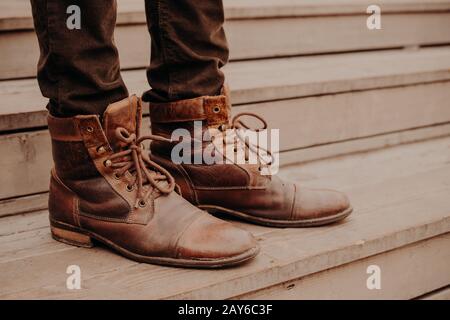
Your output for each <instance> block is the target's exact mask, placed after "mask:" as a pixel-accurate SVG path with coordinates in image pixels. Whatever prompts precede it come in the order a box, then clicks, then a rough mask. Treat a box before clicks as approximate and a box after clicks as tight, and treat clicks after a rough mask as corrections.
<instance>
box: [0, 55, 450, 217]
mask: <svg viewBox="0 0 450 320" xmlns="http://www.w3.org/2000/svg"><path fill="white" fill-rule="evenodd" d="M449 53H450V51H449V48H433V49H422V50H419V51H404V50H401V51H392V52H383V53H382V54H381V53H354V54H343V55H331V56H317V57H301V58H289V59H274V60H268V61H253V62H239V63H233V64H231V65H230V66H229V69H228V71H227V72H228V74H229V79H230V83H231V86H232V88H233V89H234V90H233V94H234V97H235V98H234V99H235V100H234V102H236V103H237V105H236V106H235V107H234V108H233V112H235V113H237V112H242V111H251V112H256V113H258V114H260V115H262V116H263V117H265V118H266V119H267V120H269V122H270V124H271V128H279V129H280V144H281V145H280V147H281V151H282V157H281V160H282V162H283V163H284V164H287V163H295V162H299V161H309V160H313V159H317V158H322V157H329V156H333V155H336V154H342V153H350V152H356V151H364V150H369V149H373V148H380V147H383V146H385V145H395V144H397V143H405V142H411V141H417V140H421V139H429V138H433V137H438V136H445V135H449V134H450V126H449V124H450V108H449V106H450V102H449V101H450V81H449V80H450V79H449V75H450V71H449V70H450V54H449ZM128 76H130V77H129V78H128ZM126 78H128V81H127V82H129V83H131V85H130V87H132V88H137V89H135V90H136V91H142V90H143V89H144V88H145V80H144V79H143V72H142V71H141V72H137V71H133V72H130V73H126ZM4 83H7V82H4ZM8 83H9V87H8V86H6V85H5V86H3V87H2V88H3V92H4V94H1V95H2V97H3V99H4V103H5V105H4V109H2V110H3V111H2V112H3V113H4V115H0V123H1V124H2V126H3V127H2V129H3V130H8V131H10V130H23V129H24V128H28V131H23V132H18V133H6V134H3V135H0V150H8V153H6V154H5V155H4V156H3V157H2V158H1V160H0V164H1V165H2V168H3V169H4V170H3V171H4V173H3V176H2V179H3V181H4V183H3V184H1V185H0V199H10V198H14V197H18V196H26V195H33V194H38V193H43V192H46V191H47V190H48V172H49V171H50V168H51V166H52V160H51V150H50V138H49V134H48V131H47V129H45V128H42V129H41V128H40V127H41V126H42V127H44V126H45V111H44V110H42V105H43V103H44V100H43V99H42V98H40V94H39V93H38V92H37V88H36V85H35V83H34V81H30V80H21V81H13V82H8ZM15 85H17V86H15ZM16 87H17V89H14V88H16ZM139 88H140V89H139ZM0 91H1V90H0ZM258 100H264V101H266V100H270V101H271V102H261V103H259V102H258V103H250V102H252V101H258ZM18 101H23V102H22V103H20V102H18ZM8 104H9V106H8ZM26 105H28V106H29V107H24V106H26ZM6 106H8V107H6ZM8 110H9V111H8ZM11 110H13V111H11ZM27 110H28V111H27ZM324 123H326V124H327V125H326V126H323V125H322V124H324ZM36 127H37V128H38V129H33V128H36ZM148 127H149V122H148V118H145V119H144V128H145V130H148ZM318 128H320V130H319V129H318ZM40 199H41V198H40ZM39 201H41V200H39ZM32 202H33V203H36V202H35V201H34V200H33V201H32ZM27 203H28V202H27ZM39 203H42V202H39ZM25 205H26V206H29V204H25ZM13 207H15V205H13ZM5 208H7V210H10V209H8V208H11V203H10V200H8V202H7V204H6V205H5ZM0 211H1V210H0ZM18 212H20V210H19V211H18ZM5 214H7V212H6V213H5Z"/></svg>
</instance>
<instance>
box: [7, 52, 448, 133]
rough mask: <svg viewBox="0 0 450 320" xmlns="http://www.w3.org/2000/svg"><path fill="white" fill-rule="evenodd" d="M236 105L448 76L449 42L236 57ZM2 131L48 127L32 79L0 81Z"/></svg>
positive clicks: (135, 74) (134, 82) (138, 87)
mask: <svg viewBox="0 0 450 320" xmlns="http://www.w3.org/2000/svg"><path fill="white" fill-rule="evenodd" d="M225 73H226V76H227V79H228V82H229V84H230V87H231V89H232V100H233V103H234V104H235V105H238V104H246V103H250V102H261V101H274V100H282V99H290V98H298V97H306V96H315V95H323V94H330V93H340V92H348V91H355V90H365V89H375V88H386V87H393V86H404V85H410V84H418V83H427V82H435V81H443V80H449V79H450V47H442V48H429V49H422V50H418V51H404V50H393V51H387V52H374V53H371V52H368V53H350V54H339V55H326V56H315V57H297V58H282V59H270V60H264V61H259V60H258V61H245V62H234V63H231V64H229V65H228V66H227V67H226V68H225ZM123 77H124V80H125V82H126V84H127V86H128V88H129V89H130V92H134V93H138V94H140V93H141V92H143V91H145V90H146V89H147V87H148V85H147V81H146V79H145V73H144V72H143V71H142V70H135V71H125V72H123ZM0 96H1V97H2V109H1V110H0V131H11V130H18V129H26V128H36V127H45V126H46V114H47V113H46V110H45V109H44V106H45V104H46V99H44V98H43V97H42V96H41V92H40V90H39V88H38V86H37V82H36V80H35V79H27V80H12V81H3V82H0Z"/></svg>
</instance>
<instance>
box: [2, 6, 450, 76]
mask: <svg viewBox="0 0 450 320" xmlns="http://www.w3.org/2000/svg"><path fill="white" fill-rule="evenodd" d="M449 28H450V13H445V12H435V13H421V14H387V15H384V16H383V28H382V29H381V30H376V31H372V30H369V29H367V27H366V16H365V15H359V16H358V15H354V16H353V15H350V16H349V15H346V16H321V17H300V18H298V17H286V18H282V19H279V18H268V19H253V20H252V19H250V20H229V21H227V22H226V25H225V29H226V31H227V37H228V40H229V43H230V50H231V58H232V60H241V59H254V58H265V57H277V56H293V55H300V54H302V55H304V54H316V53H331V52H347V51H354V50H368V49H383V48H384V49H385V48H399V47H407V46H417V45H435V44H449V43H450V35H449V33H448V32H446V30H448V29H449ZM411 30H414V32H411ZM280 35H288V36H280ZM312 35H313V36H312ZM115 37H116V42H117V46H118V49H119V53H120V57H121V66H122V67H123V68H124V69H129V68H137V67H145V66H147V65H148V63H149V61H150V60H149V56H150V52H149V48H150V45H149V36H148V32H147V27H146V26H145V25H136V24H135V25H125V26H119V27H118V28H117V30H116V36H115ZM249 39H251V41H249ZM267 39H270V45H267V44H268V42H267V41H268V40H267ZM0 51H1V52H2V54H3V57H4V58H3V59H2V60H1V61H0V79H13V78H23V77H34V76H35V74H36V64H37V60H38V57H39V49H38V44H37V39H36V36H35V35H34V33H33V32H32V31H31V30H30V31H26V30H25V31H20V32H6V33H0Z"/></svg>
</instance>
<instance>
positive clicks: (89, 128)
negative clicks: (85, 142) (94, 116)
mask: <svg viewBox="0 0 450 320" xmlns="http://www.w3.org/2000/svg"><path fill="white" fill-rule="evenodd" d="M86 131H87V132H89V133H92V132H94V128H92V127H91V126H89V127H86Z"/></svg>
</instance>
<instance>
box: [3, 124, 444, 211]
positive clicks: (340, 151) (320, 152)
mask: <svg viewBox="0 0 450 320" xmlns="http://www.w3.org/2000/svg"><path fill="white" fill-rule="evenodd" d="M448 136H450V124H443V125H432V126H429V127H423V128H418V129H410V130H404V131H399V132H394V133H387V134H381V135H377V136H373V137H367V138H361V139H351V140H348V141H341V142H336V143H331V144H324V145H318V146H314V147H308V148H301V149H297V150H290V151H284V152H282V153H281V155H280V161H281V165H282V166H288V165H294V164H301V163H305V162H310V161H314V160H323V159H327V158H332V157H337V156H343V155H348V154H352V153H360V152H367V151H371V150H377V149H383V148H386V147H394V146H398V145H401V144H407V143H413V142H419V141H424V140H429V139H436V138H442V137H448ZM47 200H48V193H40V194H37V195H31V196H21V197H20V196H19V197H14V198H10V199H7V200H1V201H0V217H2V216H9V215H17V214H21V213H26V212H33V211H38V210H43V209H46V208H47Z"/></svg>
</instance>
